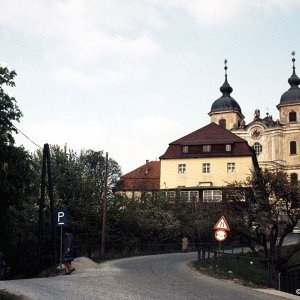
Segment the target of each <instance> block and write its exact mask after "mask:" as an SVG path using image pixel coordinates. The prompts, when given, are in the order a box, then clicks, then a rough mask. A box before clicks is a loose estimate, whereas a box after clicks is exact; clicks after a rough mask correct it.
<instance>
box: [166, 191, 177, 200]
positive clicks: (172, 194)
mask: <svg viewBox="0 0 300 300" xmlns="http://www.w3.org/2000/svg"><path fill="white" fill-rule="evenodd" d="M175 197H176V193H175V191H166V199H167V200H169V201H172V200H174V199H175Z"/></svg>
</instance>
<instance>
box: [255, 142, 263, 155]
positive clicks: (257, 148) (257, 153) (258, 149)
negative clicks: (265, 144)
mask: <svg viewBox="0 0 300 300" xmlns="http://www.w3.org/2000/svg"><path fill="white" fill-rule="evenodd" d="M253 149H254V151H255V153H256V155H259V154H260V153H261V152H262V145H261V144H260V143H255V144H254V145H253Z"/></svg>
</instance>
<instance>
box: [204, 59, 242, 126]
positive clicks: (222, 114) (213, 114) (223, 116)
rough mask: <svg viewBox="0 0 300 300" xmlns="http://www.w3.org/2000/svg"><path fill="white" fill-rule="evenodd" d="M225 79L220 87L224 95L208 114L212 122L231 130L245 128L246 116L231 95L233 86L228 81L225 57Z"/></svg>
mask: <svg viewBox="0 0 300 300" xmlns="http://www.w3.org/2000/svg"><path fill="white" fill-rule="evenodd" d="M224 63H225V67H224V69H225V81H224V83H223V85H222V86H221V87H220V91H221V93H222V96H221V97H220V98H219V99H217V100H216V101H214V103H213V104H212V106H211V110H210V112H209V113H208V115H209V116H210V118H211V122H214V123H216V124H218V125H219V126H221V127H223V128H225V129H227V130H231V129H237V128H241V127H242V128H243V127H244V125H245V122H244V118H245V117H244V116H243V114H242V110H241V108H240V106H239V104H238V103H237V102H236V101H235V100H234V99H233V98H232V97H231V96H230V94H231V93H232V91H233V90H232V87H231V86H230V85H229V83H228V81H227V69H228V68H227V60H226V59H225V61H224Z"/></svg>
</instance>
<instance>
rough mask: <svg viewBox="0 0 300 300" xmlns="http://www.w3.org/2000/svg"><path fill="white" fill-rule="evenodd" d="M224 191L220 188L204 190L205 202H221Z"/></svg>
mask: <svg viewBox="0 0 300 300" xmlns="http://www.w3.org/2000/svg"><path fill="white" fill-rule="evenodd" d="M221 201H222V191H220V190H204V191H203V202H221Z"/></svg>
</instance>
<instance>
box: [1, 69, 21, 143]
mask: <svg viewBox="0 0 300 300" xmlns="http://www.w3.org/2000/svg"><path fill="white" fill-rule="evenodd" d="M16 75H17V73H16V72H15V71H10V70H9V69H8V68H7V67H2V66H1V65H0V145H1V144H8V143H9V144H14V138H13V136H12V133H13V132H15V133H17V130H16V128H15V127H14V126H13V124H12V121H19V119H20V118H21V116H22V113H21V111H20V110H19V108H18V106H17V104H16V99H15V98H14V97H10V96H9V95H8V94H7V93H6V92H5V91H4V88H3V86H11V87H14V86H15V82H14V78H15V76H16Z"/></svg>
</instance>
